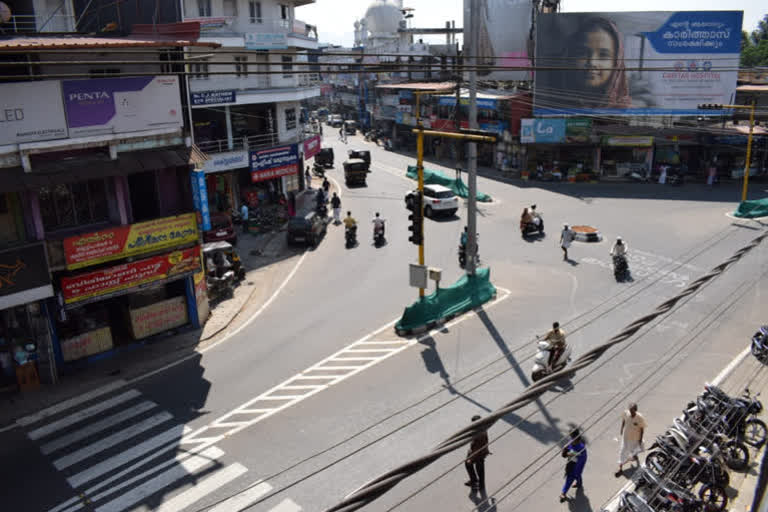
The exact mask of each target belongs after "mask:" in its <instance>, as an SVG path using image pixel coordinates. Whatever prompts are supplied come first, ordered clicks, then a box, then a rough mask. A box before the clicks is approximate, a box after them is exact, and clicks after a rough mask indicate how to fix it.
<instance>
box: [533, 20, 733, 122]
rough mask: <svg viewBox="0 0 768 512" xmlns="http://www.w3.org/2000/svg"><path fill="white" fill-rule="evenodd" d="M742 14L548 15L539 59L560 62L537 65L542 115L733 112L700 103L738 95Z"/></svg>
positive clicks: (540, 32)
mask: <svg viewBox="0 0 768 512" xmlns="http://www.w3.org/2000/svg"><path fill="white" fill-rule="evenodd" d="M742 16H743V13H742V12H741V11H687V12H612V13H548V14H541V15H539V16H538V17H537V22H536V24H537V27H536V34H537V40H536V64H537V65H539V66H542V67H544V68H552V69H544V70H539V71H537V72H536V76H535V84H534V100H535V102H534V109H533V111H534V115H563V114H570V115H573V114H579V113H584V114H590V115H593V114H611V115H665V116H668V115H672V116H674V115H697V114H701V113H705V115H717V114H718V113H719V114H726V113H727V112H726V111H711V110H708V111H700V110H699V109H698V106H699V105H701V104H707V103H709V104H712V103H717V104H724V103H725V104H727V103H730V102H731V98H732V97H733V95H734V93H735V90H736V79H737V75H738V67H739V52H740V48H741V23H742ZM554 34H557V36H558V37H553V35H554ZM601 42H603V43H604V44H602V45H601ZM597 52H603V53H601V54H600V55H601V57H600V59H601V60H598V61H593V60H592V55H594V54H596V53H597ZM595 62H596V63H595Z"/></svg>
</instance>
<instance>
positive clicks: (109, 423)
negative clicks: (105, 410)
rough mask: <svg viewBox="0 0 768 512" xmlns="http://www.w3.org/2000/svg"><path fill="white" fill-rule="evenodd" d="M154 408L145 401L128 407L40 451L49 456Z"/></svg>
mask: <svg viewBox="0 0 768 512" xmlns="http://www.w3.org/2000/svg"><path fill="white" fill-rule="evenodd" d="M155 407H157V404H156V403H154V402H150V401H149V400H145V401H144V402H141V403H139V404H137V405H135V406H133V407H129V408H128V409H125V410H124V411H122V412H119V413H117V414H113V415H112V416H109V417H107V418H104V419H103V420H100V421H97V422H96V423H91V424H90V425H88V426H87V427H84V428H81V429H80V430H76V431H74V432H72V433H71V434H67V435H65V436H64V437H59V438H58V439H55V440H53V441H51V442H50V443H46V444H44V445H43V446H41V447H40V451H41V452H43V454H44V455H49V454H50V453H53V452H55V451H56V450H60V449H61V448H64V447H65V446H69V445H70V444H72V443H76V442H77V441H80V440H82V439H85V438H86V437H90V436H92V435H93V434H96V433H99V432H101V431H102V430H105V429H108V428H109V427H113V426H115V425H117V424H118V423H122V422H124V421H125V420H127V419H129V418H133V417H134V416H138V415H139V414H141V413H144V412H147V411H148V410H150V409H154V408H155Z"/></svg>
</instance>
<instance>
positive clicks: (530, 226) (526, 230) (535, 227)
mask: <svg viewBox="0 0 768 512" xmlns="http://www.w3.org/2000/svg"><path fill="white" fill-rule="evenodd" d="M535 219H537V220H538V221H539V222H536V221H535V220H534V222H521V223H520V234H521V235H522V236H523V238H526V237H528V236H530V235H533V234H534V233H536V234H538V235H539V236H541V235H543V234H544V219H543V218H542V217H541V214H540V213H538V214H536V217H535Z"/></svg>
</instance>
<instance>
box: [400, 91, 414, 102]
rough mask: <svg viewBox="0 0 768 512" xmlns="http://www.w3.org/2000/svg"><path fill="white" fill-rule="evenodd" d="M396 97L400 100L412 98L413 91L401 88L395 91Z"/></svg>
mask: <svg viewBox="0 0 768 512" xmlns="http://www.w3.org/2000/svg"><path fill="white" fill-rule="evenodd" d="M397 97H398V98H399V99H401V100H412V99H413V91H409V90H408V89H401V90H399V91H398V92H397Z"/></svg>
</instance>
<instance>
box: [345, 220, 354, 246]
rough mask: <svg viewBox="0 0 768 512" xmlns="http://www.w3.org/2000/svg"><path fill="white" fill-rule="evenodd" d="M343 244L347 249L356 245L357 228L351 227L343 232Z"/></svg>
mask: <svg viewBox="0 0 768 512" xmlns="http://www.w3.org/2000/svg"><path fill="white" fill-rule="evenodd" d="M344 242H345V246H346V248H347V249H351V248H352V247H354V246H356V245H357V226H352V227H351V228H347V229H345V230H344Z"/></svg>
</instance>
